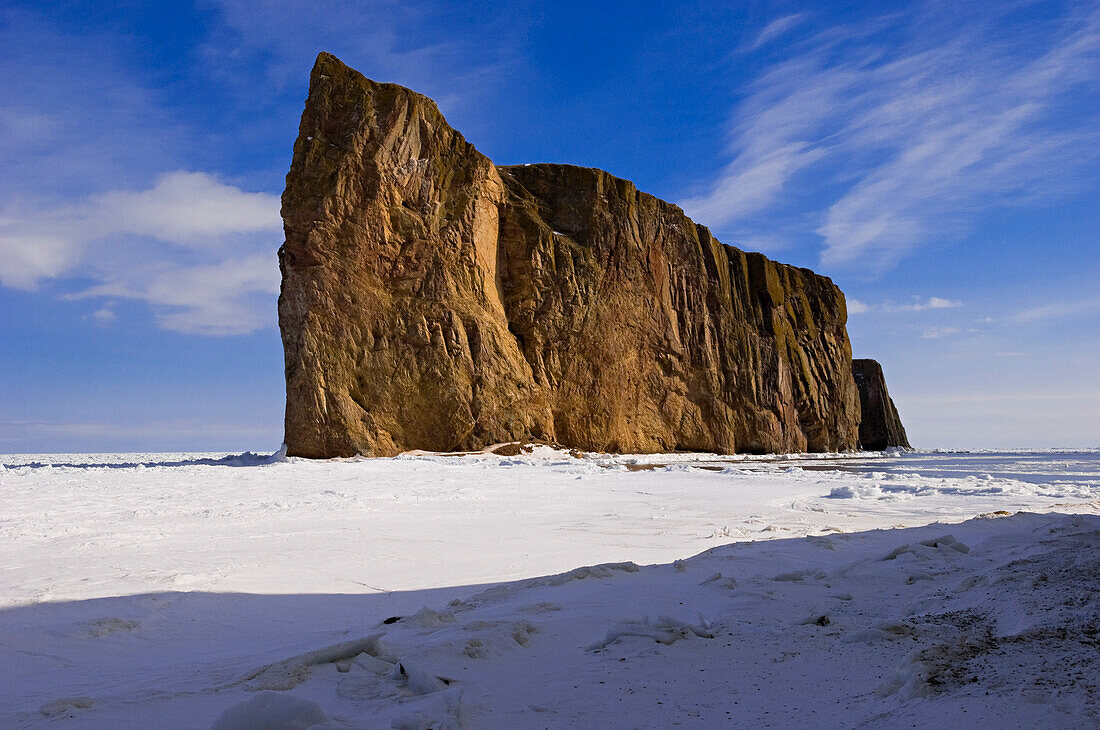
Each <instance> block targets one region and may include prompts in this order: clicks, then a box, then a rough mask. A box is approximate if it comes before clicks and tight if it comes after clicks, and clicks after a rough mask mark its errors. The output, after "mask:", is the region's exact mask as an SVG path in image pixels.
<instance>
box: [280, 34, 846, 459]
mask: <svg viewBox="0 0 1100 730" xmlns="http://www.w3.org/2000/svg"><path fill="white" fill-rule="evenodd" d="M283 218H284V222H285V229H286V243H285V245H284V246H283V248H282V249H281V251H280V264H281V268H282V272H283V286H282V293H281V295H280V297H279V324H280V329H281V331H282V337H283V344H284V349H285V357H286V379H287V408H286V443H287V450H288V453H289V454H291V455H300V456H310V457H332V456H348V455H352V454H356V453H362V454H374V455H389V454H395V453H398V452H401V451H404V450H408V449H431V450H455V449H475V448H482V447H484V446H486V445H488V444H492V443H496V442H502V441H521V440H533V439H544V440H550V441H556V442H559V443H562V444H564V445H567V446H572V447H577V448H581V449H587V450H607V451H639V452H652V451H671V450H674V449H684V450H706V451H717V452H722V453H731V452H735V451H749V452H790V451H804V450H811V451H826V450H844V449H853V448H855V447H856V446H857V442H858V431H859V420H860V405H859V399H858V396H857V394H856V387H855V382H854V380H853V377H852V369H851V368H852V360H851V347H850V344H849V341H848V336H847V332H846V330H845V321H846V318H847V313H846V310H845V303H844V296H843V294H842V293H841V292H840V290H839V289H838V288H837V287H836V286H835V285H834V284H833V283H832V282H831V281H830V280H829V279H828V278H825V277H822V276H818V275H817V274H814V273H813V272H812V271H809V270H807V269H799V268H795V267H792V266H785V265H783V264H777V263H775V262H773V261H770V260H769V259H767V258H765V257H764V256H762V255H760V254H755V253H747V252H744V251H740V250H738V249H736V248H732V247H730V246H726V245H723V244H721V243H719V242H718V241H717V240H715V239H714V238H713V237H712V236H711V235H710V232H709V231H708V230H707V229H706V228H704V227H702V226H699V225H697V224H695V223H693V222H692V221H691V220H689V219H688V218H687V217H686V216H685V215H684V213H683V211H681V210H680V209H679V208H678V207H676V206H675V205H672V204H669V203H666V202H664V201H661V200H658V199H657V198H654V197H652V196H650V195H647V194H645V193H642V192H639V191H638V190H637V189H636V188H635V187H634V185H633V184H632V183H630V182H628V181H626V180H621V179H619V178H615V177H613V176H611V175H609V174H607V173H606V172H602V171H600V170H594V169H586V168H579V167H573V166H568V165H530V166H521V167H501V168H498V167H496V166H494V165H493V163H492V162H491V161H490V160H489V159H488V158H486V157H485V156H484V155H482V154H480V153H479V152H478V151H477V150H476V149H474V147H473V146H472V145H471V144H469V143H468V142H466V140H465V139H463V137H462V135H460V134H459V133H458V132H456V131H455V130H453V129H452V128H451V127H450V126H449V125H448V124H447V122H446V121H445V120H444V119H443V116H442V115H441V114H440V112H439V110H438V109H437V108H436V106H435V104H434V103H433V102H432V101H431V100H430V99H428V98H426V97H424V96H421V95H420V94H417V93H415V92H412V91H410V90H408V89H405V88H403V87H400V86H396V85H393V84H379V83H375V82H373V81H370V80H368V79H366V78H364V77H363V76H361V75H360V74H358V73H357V72H355V71H353V70H351V69H349V68H348V67H346V66H344V65H343V64H342V63H341V62H340V61H339V60H337V59H336V58H335V57H333V56H331V55H328V54H324V53H322V54H321V55H320V56H319V57H318V59H317V63H316V65H315V67H314V69H313V74H312V78H311V81H310V91H309V98H308V99H307V101H306V108H305V112H304V113H303V115H302V122H301V127H300V130H299V136H298V140H297V142H296V143H295V145H294V159H293V163H292V165H291V169H290V173H289V174H288V175H287V187H286V192H285V193H284V194H283Z"/></svg>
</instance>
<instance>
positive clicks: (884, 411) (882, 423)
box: [852, 360, 911, 451]
mask: <svg viewBox="0 0 1100 730" xmlns="http://www.w3.org/2000/svg"><path fill="white" fill-rule="evenodd" d="M852 375H853V376H855V380H856V387H857V388H858V389H859V404H860V421H859V446H860V448H861V449H866V450H868V451H882V450H883V449H887V448H890V447H892V446H904V447H905V448H907V449H908V448H911V447H910V446H909V439H907V438H906V436H905V427H904V426H902V425H901V417H900V416H898V409H897V408H895V407H894V401H893V399H891V398H890V393H889V391H887V390H886V377H885V376H884V375H883V374H882V366H881V365H879V364H878V362H876V361H875V360H853V361H852Z"/></svg>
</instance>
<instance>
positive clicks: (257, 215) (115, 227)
mask: <svg viewBox="0 0 1100 730" xmlns="http://www.w3.org/2000/svg"><path fill="white" fill-rule="evenodd" d="M91 205H92V211H91V212H90V214H89V216H88V218H89V220H88V221H87V222H89V223H92V224H93V225H95V224H98V226H99V227H100V228H101V229H105V231H106V233H115V232H119V233H132V234H135V235H141V236H151V237H153V238H159V239H161V240H162V241H173V242H177V243H198V244H200V245H208V244H211V243H214V244H216V243H217V242H218V239H219V237H220V236H224V235H225V234H227V233H248V232H253V231H274V230H278V229H279V228H280V227H281V220H280V218H279V198H278V196H276V195H271V194H268V193H246V192H244V191H242V190H240V189H239V188H237V187H234V186H232V185H226V184H225V183H222V182H219V181H218V180H216V179H215V178H213V177H211V176H210V175H207V174H205V173H202V172H187V171H185V170H177V171H175V172H170V173H168V174H167V175H162V176H161V177H160V179H158V180H157V183H156V185H155V186H154V187H153V188H151V189H149V190H141V191H132V190H115V191H112V192H109V193H105V194H103V195H98V196H95V197H94V198H93V199H92V203H91Z"/></svg>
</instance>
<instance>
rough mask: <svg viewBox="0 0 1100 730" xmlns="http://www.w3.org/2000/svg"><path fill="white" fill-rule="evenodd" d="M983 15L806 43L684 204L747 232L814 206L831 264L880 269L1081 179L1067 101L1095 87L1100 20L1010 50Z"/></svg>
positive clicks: (1069, 21)
mask: <svg viewBox="0 0 1100 730" xmlns="http://www.w3.org/2000/svg"><path fill="white" fill-rule="evenodd" d="M988 15H990V17H988V18H975V17H971V18H969V19H968V22H965V23H958V24H955V26H954V27H947V26H945V25H943V24H942V23H941V24H939V25H935V27H926V26H932V25H933V24H934V23H935V22H936V21H933V20H929V18H928V17H921V18H914V17H912V16H910V17H907V18H904V19H901V20H899V19H898V18H891V19H887V20H885V21H883V23H882V26H883V28H885V33H884V34H883V35H880V36H876V35H875V33H878V32H880V31H882V30H883V28H874V26H873V24H867V25H866V26H864V27H860V28H858V29H856V28H837V29H832V30H831V31H827V32H824V33H822V34H820V35H819V36H817V37H816V38H815V39H813V40H811V41H809V42H808V43H805V44H801V45H799V46H796V47H795V49H796V53H795V55H794V56H793V57H788V58H787V59H786V60H783V61H781V62H779V63H777V64H776V65H774V66H772V67H771V68H769V69H767V70H766V71H765V72H764V73H763V74H762V75H761V76H760V77H759V78H758V79H757V81H756V82H755V83H754V84H753V85H752V86H751V87H749V89H748V90H747V91H748V93H747V95H746V97H745V98H744V99H743V100H742V101H741V102H740V103H739V104H738V106H737V108H736V111H735V114H734V118H733V122H732V125H731V130H730V132H731V138H730V144H729V152H730V156H731V160H730V162H729V163H728V164H727V165H726V167H725V169H724V170H723V171H722V172H721V174H720V175H719V176H718V178H717V179H716V180H715V181H714V182H713V184H712V185H711V186H710V187H709V189H708V190H706V191H705V192H703V193H702V194H699V195H697V196H695V197H693V198H691V199H688V200H685V201H683V202H682V206H683V207H684V209H685V210H686V211H687V213H688V214H689V215H691V216H692V217H693V218H695V219H696V220H698V221H699V222H700V223H703V224H705V225H708V226H712V227H723V226H725V227H729V226H736V227H737V229H738V231H739V232H741V231H744V232H745V233H747V234H749V235H751V234H752V233H753V232H754V231H755V229H756V228H767V227H773V226H774V225H775V220H776V218H777V216H776V215H775V211H776V210H779V209H783V206H785V205H786V206H788V207H789V208H790V209H791V210H792V211H797V210H798V209H799V208H800V207H803V206H805V205H812V206H814V210H815V214H814V215H813V216H811V217H810V220H811V221H816V222H811V223H810V226H812V227H813V230H814V231H815V232H816V233H817V234H818V235H819V236H820V237H821V239H822V242H823V251H822V261H823V263H825V264H827V265H832V266H835V265H851V264H858V265H859V266H860V267H861V268H864V269H870V270H881V269H882V268H885V267H888V266H890V265H893V264H894V263H896V262H897V261H898V260H899V259H900V258H902V257H904V256H905V255H907V254H908V253H909V252H911V251H912V250H914V249H915V248H917V247H920V246H922V245H926V244H928V243H930V242H933V241H938V240H942V239H943V238H944V237H950V236H954V235H957V234H958V233H960V232H961V231H965V230H966V227H967V224H968V222H969V221H970V220H972V218H973V215H974V213H975V211H978V210H981V209H983V208H985V207H988V206H992V205H1003V204H1006V203H1013V202H1021V201H1026V200H1028V199H1032V198H1034V197H1037V193H1036V192H1035V191H1043V193H1044V194H1057V193H1058V192H1060V189H1059V186H1061V185H1062V184H1063V183H1064V182H1065V181H1066V180H1067V179H1072V178H1073V176H1074V174H1075V173H1077V174H1079V176H1080V177H1081V179H1084V178H1085V175H1083V174H1081V173H1083V172H1086V171H1087V170H1088V166H1087V163H1088V161H1089V160H1093V159H1095V157H1096V152H1095V150H1096V149H1098V148H1100V133H1098V132H1097V130H1098V129H1100V123H1098V115H1097V113H1096V111H1095V109H1096V107H1095V106H1093V107H1092V109H1093V111H1092V112H1087V113H1081V112H1079V111H1078V112H1077V113H1076V114H1063V113H1061V112H1062V108H1061V105H1063V104H1066V103H1067V101H1069V102H1072V100H1073V95H1074V94H1076V93H1078V92H1080V91H1081V90H1084V93H1086V94H1087V93H1089V83H1090V82H1095V80H1096V79H1097V78H1100V54H1098V53H1097V48H1100V8H1097V7H1095V6H1094V7H1093V8H1092V9H1091V10H1090V11H1088V12H1085V13H1082V14H1079V15H1074V16H1071V17H1068V18H1065V19H1063V22H1061V23H1059V24H1057V25H1054V24H1051V23H1048V24H1041V23H1034V24H1032V25H1031V26H1029V27H1027V28H1025V29H1023V30H1020V29H1019V28H1017V27H1013V31H1014V32H1015V31H1017V30H1019V31H1020V33H1021V34H1022V37H1017V38H1010V39H1008V40H1006V39H1005V37H1006V35H1008V34H1006V33H1004V28H1003V27H1000V26H998V23H999V22H1001V21H1002V19H1001V18H997V17H993V16H994V15H995V14H988ZM902 22H904V23H906V25H901V23H902ZM867 27H871V28H872V30H871V31H868V30H867ZM765 40H767V39H765ZM855 41H858V43H855ZM811 169H812V170H813V171H814V172H815V173H816V175H817V177H816V178H814V179H810V178H809V173H810V171H811ZM808 196H809V197H812V202H810V203H807V199H808ZM769 211H770V214H769V215H768V216H763V213H765V212H769Z"/></svg>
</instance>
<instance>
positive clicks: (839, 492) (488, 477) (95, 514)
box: [0, 448, 1100, 728]
mask: <svg viewBox="0 0 1100 730" xmlns="http://www.w3.org/2000/svg"><path fill="white" fill-rule="evenodd" d="M0 464H2V468H0V500H2V502H0V508H2V511H0V539H2V543H0V544H2V545H3V548H2V549H3V565H4V570H3V572H2V573H0V576H2V577H0V581H2V583H0V602H2V605H0V621H2V623H3V632H2V635H3V637H4V639H3V642H2V643H0V652H2V655H3V656H2V658H3V662H2V666H3V668H2V669H0V686H2V687H3V688H4V690H3V692H2V696H0V725H3V726H4V727H9V726H10V727H55V726H56V727H81V728H84V727H93V728H95V727H103V728H125V727H154V726H155V727H165V728H171V727H181V728H182V727H219V728H221V727H235V728H241V727H249V726H256V727H309V726H311V725H320V726H331V727H367V728H374V727H422V728H429V727H473V728H482V727H489V728H493V727H500V728H524V727H532V728H533V727H540V728H541V727H593V726H606V727H669V726H674V725H682V726H694V727H714V726H743V727H762V726H766V725H770V726H773V727H794V726H807V725H815V726H821V727H850V726H855V725H860V724H863V725H866V726H868V727H898V726H905V727H909V726H913V725H917V726H922V725H931V724H948V725H951V726H957V727H1025V726H1034V725H1037V724H1043V725H1044V726H1056V727H1095V726H1096V725H1097V723H1098V722H1100V707H1098V705H1097V696H1096V694H1097V685H1098V684H1100V665H1098V662H1097V656H1098V652H1097V648H1098V641H1100V637H1098V634H1097V629H1098V626H1100V594H1098V592H1097V587H1098V582H1100V516H1098V515H1100V452H1098V451H1088V450H1084V451H1076V452H1028V453H1023V452H1012V453H1008V452H987V453H929V452H915V453H897V454H876V455H870V454H859V455H804V456H782V457H765V458H759V457H757V458H745V457H718V456H713V455H685V454H672V455H668V454H665V455H649V456H607V455H580V456H571V455H569V454H565V453H562V452H558V451H553V450H551V449H545V448H543V449H536V450H534V451H533V452H531V453H521V454H518V455H514V456H507V457H502V456H496V455H491V454H471V455H464V456H445V455H433V454H422V455H408V456H404V457H399V458H396V459H354V460H335V461H328V462H310V461H303V460H295V459H290V460H286V459H281V458H270V457H259V456H256V455H243V456H235V457H232V458H225V455H224V454H211V455H191V454H174V455H164V454H160V455H138V454H130V455H80V456H73V455H68V456H63V455H39V456H2V457H0ZM1021 510H1026V513H1022V514H1017V513H1018V512H1020V511H1021ZM929 523H933V524H929ZM578 566H587V567H578ZM249 723H252V725H249ZM257 723H258V724H257ZM273 723H274V724H273ZM280 723H281V724H280ZM295 723H296V724H295Z"/></svg>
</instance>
